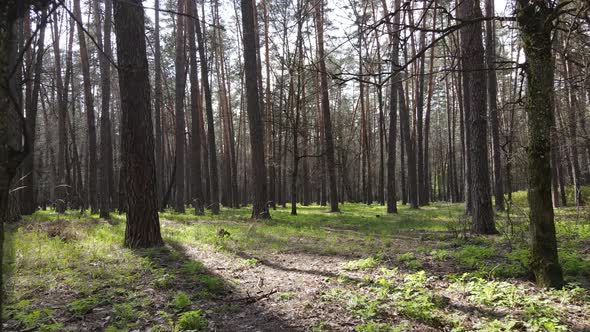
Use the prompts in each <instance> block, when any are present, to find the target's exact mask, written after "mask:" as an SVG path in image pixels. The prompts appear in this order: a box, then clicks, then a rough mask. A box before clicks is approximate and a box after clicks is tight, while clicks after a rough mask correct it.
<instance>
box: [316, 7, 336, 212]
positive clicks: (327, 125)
mask: <svg viewBox="0 0 590 332" xmlns="http://www.w3.org/2000/svg"><path fill="white" fill-rule="evenodd" d="M318 1H319V2H320V3H319V4H318V5H316V6H315V20H316V33H317V44H318V56H319V62H320V73H321V74H320V84H321V93H322V112H323V121H324V135H325V136H324V138H325V144H326V163H327V168H328V177H329V180H330V211H331V212H340V209H339V208H338V191H337V181H336V162H335V159H334V139H333V137H332V120H331V118H330V98H329V96H328V90H329V87H328V73H327V72H326V60H325V58H324V23H323V14H324V0H318Z"/></svg>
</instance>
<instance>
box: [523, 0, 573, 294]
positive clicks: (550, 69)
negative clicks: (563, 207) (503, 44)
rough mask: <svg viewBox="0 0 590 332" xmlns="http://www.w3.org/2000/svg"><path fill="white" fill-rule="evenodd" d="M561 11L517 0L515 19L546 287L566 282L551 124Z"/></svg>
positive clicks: (536, 261)
mask: <svg viewBox="0 0 590 332" xmlns="http://www.w3.org/2000/svg"><path fill="white" fill-rule="evenodd" d="M556 13H557V10H556V9H555V8H553V7H551V5H548V4H547V3H546V2H544V1H543V2H540V1H532V0H518V1H517V11H516V19H517V22H518V25H519V27H520V31H521V40H522V43H523V49H524V53H525V57H526V61H527V62H526V63H527V66H526V67H525V68H526V69H525V71H526V75H527V81H528V84H527V100H526V104H525V109H526V112H527V114H528V127H529V135H528V136H529V148H528V174H529V176H528V181H529V190H528V202H529V207H530V231H531V257H530V267H531V269H532V270H533V272H534V274H535V277H536V280H537V284H538V285H540V286H542V287H557V288H560V287H562V286H563V284H564V282H563V275H562V271H561V267H560V266H559V261H558V259H557V239H556V237H555V222H554V220H553V219H554V216H553V205H552V202H551V165H550V163H549V159H550V158H549V156H550V153H551V126H552V124H553V105H554V92H553V91H554V90H553V78H554V63H553V58H552V54H551V33H552V30H553V20H554V18H555V15H556Z"/></svg>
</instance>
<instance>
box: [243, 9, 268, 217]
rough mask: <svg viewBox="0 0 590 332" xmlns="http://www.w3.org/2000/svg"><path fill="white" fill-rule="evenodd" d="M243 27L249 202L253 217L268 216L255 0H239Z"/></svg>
mask: <svg viewBox="0 0 590 332" xmlns="http://www.w3.org/2000/svg"><path fill="white" fill-rule="evenodd" d="M241 4H242V27H243V30H242V31H243V33H244V49H243V50H244V74H245V79H246V82H250V84H246V108H247V112H248V121H249V127H250V145H251V148H252V173H253V174H252V175H253V179H252V180H253V186H254V201H253V202H252V218H255V219H269V218H270V213H269V211H268V204H267V202H266V200H267V199H268V192H267V178H266V166H265V161H266V159H265V158H264V122H263V121H262V111H261V109H260V97H259V94H258V85H256V84H252V82H257V81H258V69H257V60H256V58H257V54H256V36H255V24H256V20H255V16H254V2H253V1H252V0H241Z"/></svg>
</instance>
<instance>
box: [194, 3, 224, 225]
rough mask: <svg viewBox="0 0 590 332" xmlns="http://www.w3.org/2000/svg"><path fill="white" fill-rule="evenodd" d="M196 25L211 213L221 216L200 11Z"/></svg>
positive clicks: (211, 105)
mask: <svg viewBox="0 0 590 332" xmlns="http://www.w3.org/2000/svg"><path fill="white" fill-rule="evenodd" d="M195 18H196V19H197V23H196V24H195V28H196V33H197V41H198V43H199V59H200V60H201V83H202V84H203V91H204V95H205V112H206V113H207V143H208V151H207V153H208V157H209V161H208V163H209V177H208V180H209V189H210V199H211V205H210V206H211V212H212V213H213V214H219V179H218V173H219V172H218V169H217V147H216V144H215V123H214V121H213V102H212V100H211V99H212V98H211V88H210V85H209V69H208V68H207V57H206V55H205V40H204V38H203V32H202V30H201V25H200V24H199V23H200V22H201V21H200V20H199V11H198V10H196V11H195Z"/></svg>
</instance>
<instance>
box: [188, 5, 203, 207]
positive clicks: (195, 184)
mask: <svg viewBox="0 0 590 332" xmlns="http://www.w3.org/2000/svg"><path fill="white" fill-rule="evenodd" d="M187 8H188V11H189V14H190V15H193V16H196V11H197V6H196V4H195V1H194V0H188V6H187ZM196 24H199V23H198V22H197V21H195V20H188V21H187V34H188V43H189V58H190V60H189V61H190V75H189V76H190V83H191V135H192V136H191V137H192V139H191V170H190V172H191V194H192V197H191V203H192V205H193V207H194V208H195V214H196V215H202V214H204V209H203V183H202V180H201V176H202V175H201V144H202V141H201V135H202V133H201V127H202V126H201V124H200V119H201V118H202V114H200V113H201V108H200V107H199V106H200V105H199V102H200V96H199V77H198V76H199V75H198V73H199V71H198V68H197V43H196V40H195V25H196Z"/></svg>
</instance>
